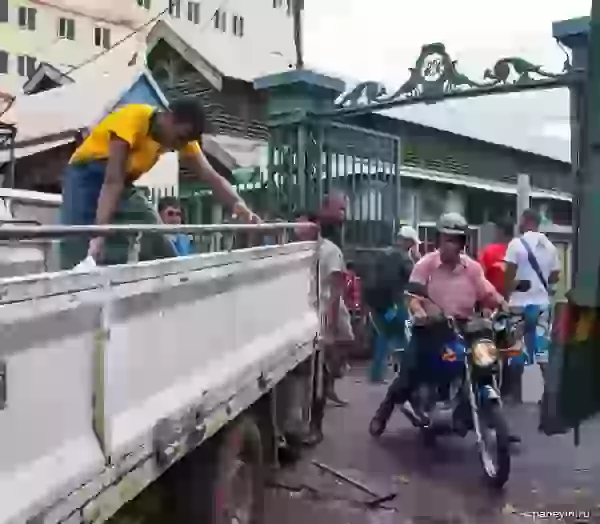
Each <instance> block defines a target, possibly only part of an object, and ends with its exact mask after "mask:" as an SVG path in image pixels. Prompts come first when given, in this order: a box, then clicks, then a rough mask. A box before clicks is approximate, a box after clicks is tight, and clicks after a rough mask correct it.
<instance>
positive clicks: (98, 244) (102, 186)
mask: <svg viewBox="0 0 600 524" xmlns="http://www.w3.org/2000/svg"><path fill="white" fill-rule="evenodd" d="M204 130H205V115H204V111H203V109H202V107H201V105H200V104H199V103H198V102H196V101H195V100H192V99H183V100H179V101H176V102H174V103H173V104H172V105H171V107H170V108H169V110H160V109H158V108H156V107H153V106H150V105H146V104H129V105H125V106H122V107H120V108H117V109H116V110H114V111H113V112H112V113H110V114H109V115H107V116H106V117H105V118H104V119H103V120H101V121H100V122H99V123H98V124H97V125H96V127H95V128H94V129H92V131H91V132H90V134H89V135H88V136H87V137H86V138H85V139H84V141H83V142H82V144H81V145H80V146H79V147H78V148H77V150H76V151H75V153H73V156H72V157H71V160H70V161H69V166H68V168H67V170H66V172H65V174H64V177H63V204H62V209H61V219H62V223H63V224H66V225H74V224H96V225H105V224H111V223H129V224H135V223H138V224H144V223H145V224H147V223H160V219H159V217H158V214H157V213H156V211H155V210H154V209H153V207H152V206H151V205H150V203H149V202H148V200H147V199H146V198H145V196H144V195H143V194H142V193H141V192H139V190H136V189H135V187H134V186H133V183H134V182H135V181H136V180H137V179H138V178H140V177H141V176H142V175H143V174H144V173H147V172H148V171H149V170H150V169H151V168H152V167H153V166H154V165H155V164H156V162H157V161H158V159H159V158H160V156H161V155H162V154H164V153H167V152H169V151H178V152H179V157H180V161H181V162H182V163H183V164H184V165H186V167H188V168H189V169H190V170H191V171H192V172H194V173H195V174H196V175H197V176H198V178H199V179H200V180H201V181H202V182H204V183H206V184H207V185H208V186H209V187H211V189H212V190H213V192H214V194H215V196H216V197H217V198H218V199H219V200H220V201H221V202H222V203H223V204H224V205H225V206H227V207H229V208H230V209H231V210H232V212H233V213H234V214H236V215H237V216H239V217H240V218H242V219H243V220H246V221H249V222H254V221H257V220H258V218H257V217H256V215H254V214H253V213H252V212H251V211H250V209H249V208H248V206H247V205H246V204H245V202H244V201H243V200H242V198H241V197H240V196H239V195H238V194H237V192H236V191H235V189H234V188H233V187H232V186H231V184H229V182H228V181H227V180H225V179H224V178H223V177H222V176H221V175H219V174H218V173H217V172H216V171H215V170H214V169H213V167H212V166H211V165H210V163H209V162H208V160H207V158H206V156H205V155H204V153H203V152H202V149H201V148H200V145H199V141H200V139H201V136H202V133H203V132H204ZM129 244H130V241H129V239H128V238H126V237H123V236H120V237H119V236H116V235H114V236H111V237H108V238H106V239H105V238H104V237H97V238H93V239H91V240H89V239H78V238H69V239H66V240H64V241H63V242H62V244H61V259H62V266H63V268H64V269H70V268H72V267H74V266H75V265H76V264H77V263H79V262H80V261H81V260H83V259H84V258H86V256H91V257H93V258H94V259H95V260H96V261H98V262H101V263H104V264H116V263H125V262H127V256H128V252H129ZM170 256H176V253H174V252H173V248H172V245H171V243H170V242H168V239H166V238H164V236H163V235H145V236H144V237H143V240H142V243H141V252H140V259H142V260H144V259H153V258H165V257H170Z"/></svg>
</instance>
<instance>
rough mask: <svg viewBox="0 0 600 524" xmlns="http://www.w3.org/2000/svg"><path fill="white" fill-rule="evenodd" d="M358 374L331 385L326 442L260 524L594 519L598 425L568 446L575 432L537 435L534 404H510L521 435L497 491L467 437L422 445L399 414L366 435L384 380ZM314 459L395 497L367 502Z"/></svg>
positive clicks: (273, 496) (598, 506)
mask: <svg viewBox="0 0 600 524" xmlns="http://www.w3.org/2000/svg"><path fill="white" fill-rule="evenodd" d="M363 377H365V372H364V370H361V369H354V370H352V371H351V373H350V375H349V376H348V377H347V378H345V379H344V380H343V381H341V382H340V384H339V386H338V392H339V394H340V396H341V397H343V398H345V399H347V400H348V401H349V402H350V405H349V406H348V407H345V408H334V407H332V408H329V409H328V413H327V418H326V428H325V432H326V437H325V441H324V442H323V443H322V444H321V445H320V446H318V447H317V448H316V449H315V450H312V451H311V452H310V453H307V456H306V457H304V458H303V460H302V461H301V463H299V464H298V465H296V466H295V467H294V468H293V469H288V470H286V471H284V472H282V474H281V475H279V478H278V480H277V481H276V483H275V485H274V486H273V487H272V488H271V489H270V490H269V500H268V517H267V524H283V523H284V522H285V524H387V523H390V524H391V523H394V524H403V523H406V524H409V523H412V524H488V523H489V524H513V523H527V522H548V523H553V522H571V523H574V522H597V523H600V438H599V436H600V423H597V422H594V423H590V424H588V425H587V426H584V427H583V428H582V431H581V437H582V442H581V445H580V447H579V448H575V447H574V445H573V437H572V435H566V436H558V437H546V436H544V435H542V434H540V433H538V431H537V423H538V407H537V403H535V402H529V403H526V404H524V405H522V406H519V407H512V408H507V409H508V413H509V418H510V421H511V424H512V426H513V429H514V430H516V432H517V433H519V434H520V435H521V436H522V438H523V443H522V445H521V446H520V447H519V448H518V449H516V450H515V453H514V455H513V460H512V474H511V478H510V480H509V482H508V484H507V486H506V489H505V491H504V492H503V493H500V494H498V493H493V492H491V491H490V489H489V488H487V487H486V485H485V484H484V482H483V479H482V472H481V467H480V465H479V462H478V460H479V459H478V454H477V451H476V448H475V439H474V436H473V435H469V436H467V437H466V438H465V439H461V438H458V437H449V438H444V439H442V440H440V442H439V443H438V445H437V448H435V449H427V448H425V447H424V446H423V444H422V442H421V441H420V439H419V436H418V434H417V433H416V431H415V430H414V429H413V428H412V427H410V426H409V424H408V423H407V422H406V421H405V420H404V418H403V416H402V415H401V414H400V413H396V414H395V415H394V417H393V419H392V421H391V423H390V425H389V427H388V430H387V432H386V433H385V434H384V435H383V436H382V437H381V439H379V440H374V439H372V438H371V437H370V436H369V435H368V433H367V426H368V422H369V420H370V417H371V415H372V414H373V412H374V411H375V409H376V407H377V405H378V403H379V401H380V400H381V398H382V397H383V395H384V392H385V386H379V385H372V384H369V383H368V382H367V381H366V380H365V379H364V378H363ZM528 382H529V384H527V385H526V390H527V393H524V397H528V398H529V399H530V400H532V399H534V398H535V397H536V395H537V393H536V392H539V391H540V384H538V383H536V382H537V379H535V378H530V379H529V381H528ZM311 460H318V461H320V462H323V463H325V464H327V465H329V466H331V467H333V468H335V469H337V470H339V471H341V472H343V473H344V474H346V475H348V476H350V477H352V478H354V479H356V480H359V481H360V482H362V483H364V484H367V485H369V486H370V487H371V488H372V490H373V491H375V492H377V493H379V494H381V495H386V494H389V493H392V492H395V493H397V497H396V498H395V499H394V500H393V501H391V502H388V503H386V504H385V505H384V507H382V508H378V509H368V508H367V506H366V502H368V501H369V500H370V497H369V496H367V495H365V494H363V493H361V492H360V491H358V490H356V489H355V488H353V487H351V486H349V485H347V484H345V483H341V482H339V481H336V480H335V479H334V478H333V477H332V476H330V475H328V474H320V473H319V472H318V470H317V468H316V467H315V466H314V465H312V464H311Z"/></svg>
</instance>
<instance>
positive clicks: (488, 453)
mask: <svg viewBox="0 0 600 524" xmlns="http://www.w3.org/2000/svg"><path fill="white" fill-rule="evenodd" d="M482 415H483V417H482V420H481V422H482V432H484V435H485V434H486V433H488V432H489V430H490V429H492V430H494V432H495V446H494V450H493V451H494V453H492V450H490V449H489V446H488V442H486V439H485V437H484V443H483V447H482V448H481V449H480V452H479V456H480V459H481V463H482V466H483V471H484V473H485V476H486V479H487V480H488V482H489V484H490V485H491V486H492V487H493V488H495V489H502V488H503V487H504V485H505V484H506V482H507V481H508V478H509V476H510V432H509V430H508V424H507V422H506V418H505V417H504V412H503V411H502V407H501V406H500V404H498V403H495V402H494V403H490V404H489V405H487V406H486V407H485V408H484V410H483V412H482ZM492 454H493V455H494V456H492Z"/></svg>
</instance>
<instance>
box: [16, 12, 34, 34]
mask: <svg viewBox="0 0 600 524" xmlns="http://www.w3.org/2000/svg"><path fill="white" fill-rule="evenodd" d="M36 14H37V9H35V8H33V7H19V27H20V28H21V29H28V30H29V31H35V15H36Z"/></svg>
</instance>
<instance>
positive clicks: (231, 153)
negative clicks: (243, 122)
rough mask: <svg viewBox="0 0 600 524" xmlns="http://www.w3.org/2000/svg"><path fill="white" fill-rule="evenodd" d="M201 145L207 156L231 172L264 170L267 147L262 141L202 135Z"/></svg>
mask: <svg viewBox="0 0 600 524" xmlns="http://www.w3.org/2000/svg"><path fill="white" fill-rule="evenodd" d="M202 145H203V147H204V151H205V152H206V153H207V154H209V155H211V156H212V157H214V158H216V159H217V160H218V161H219V162H220V163H221V164H223V166H224V167H226V168H227V169H229V170H230V171H232V172H233V171H235V170H237V169H240V168H252V169H255V168H256V167H259V168H260V167H265V168H266V163H267V148H268V145H267V142H265V141H264V140H255V139H251V138H240V137H235V136H227V135H204V137H203V138H202Z"/></svg>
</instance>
